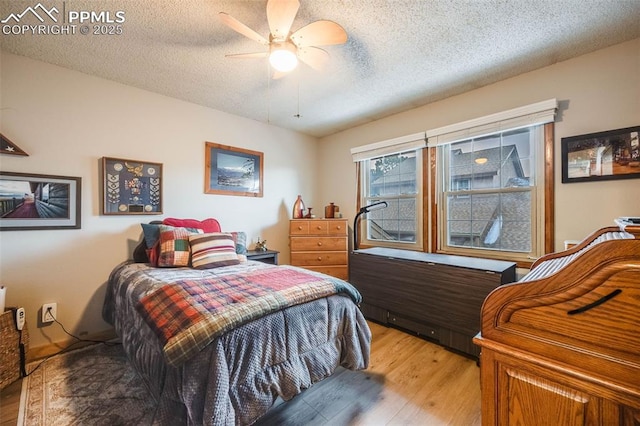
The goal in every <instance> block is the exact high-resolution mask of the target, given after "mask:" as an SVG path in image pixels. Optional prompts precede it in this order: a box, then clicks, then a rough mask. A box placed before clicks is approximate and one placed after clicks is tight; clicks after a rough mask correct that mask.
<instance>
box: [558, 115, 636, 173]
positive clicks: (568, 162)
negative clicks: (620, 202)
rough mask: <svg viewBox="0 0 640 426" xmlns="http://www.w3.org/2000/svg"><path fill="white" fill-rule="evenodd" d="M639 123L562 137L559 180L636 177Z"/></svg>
mask: <svg viewBox="0 0 640 426" xmlns="http://www.w3.org/2000/svg"><path fill="white" fill-rule="evenodd" d="M638 135H640V126H635V127H626V128H624V129H617V130H608V131H606V132H599V133H589V134H586V135H580V136H571V137H567V138H562V141H561V151H562V183H572V182H589V181H598V180H610V179H631V178H640V141H639V140H638Z"/></svg>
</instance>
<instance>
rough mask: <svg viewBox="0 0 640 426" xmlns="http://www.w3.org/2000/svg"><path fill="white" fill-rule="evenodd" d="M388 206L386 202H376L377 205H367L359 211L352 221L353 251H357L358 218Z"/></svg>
mask: <svg viewBox="0 0 640 426" xmlns="http://www.w3.org/2000/svg"><path fill="white" fill-rule="evenodd" d="M388 206H389V204H387V202H386V201H378V202H377V203H373V204H369V205H368V206H364V207H362V208H361V209H360V211H359V212H358V214H357V215H356V217H355V219H353V249H354V250H358V219H360V216H362V215H363V214H367V213H369V212H372V211H374V210H380V209H384V208H386V207H388Z"/></svg>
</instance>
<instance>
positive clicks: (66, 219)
mask: <svg viewBox="0 0 640 426" xmlns="http://www.w3.org/2000/svg"><path fill="white" fill-rule="evenodd" d="M81 196H82V178H79V177H70V176H53V175H39V174H32V173H12V172H0V230H1V231H20V230H31V229H80V222H81V217H82V213H81V202H80V201H81Z"/></svg>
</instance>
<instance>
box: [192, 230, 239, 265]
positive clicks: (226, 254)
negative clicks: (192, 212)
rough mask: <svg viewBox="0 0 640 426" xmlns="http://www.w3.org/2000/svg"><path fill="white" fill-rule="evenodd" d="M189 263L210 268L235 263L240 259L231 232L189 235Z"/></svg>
mask: <svg viewBox="0 0 640 426" xmlns="http://www.w3.org/2000/svg"><path fill="white" fill-rule="evenodd" d="M189 245H190V246H191V265H192V266H193V267H194V268H196V269H211V268H218V267H220V266H227V265H237V264H238V263H240V259H239V258H238V255H237V254H236V245H235V244H234V242H233V236H232V235H231V234H225V233H220V232H213V233H209V234H198V235H189Z"/></svg>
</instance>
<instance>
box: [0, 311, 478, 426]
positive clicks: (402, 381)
mask: <svg viewBox="0 0 640 426" xmlns="http://www.w3.org/2000/svg"><path fill="white" fill-rule="evenodd" d="M369 326H370V328H371V332H372V334H373V340H372V348H371V359H370V364H369V368H368V369H367V370H364V371H350V370H346V369H344V368H339V369H338V370H337V371H336V373H335V374H334V375H332V376H331V377H329V378H327V379H325V380H323V381H322V382H320V383H317V384H315V385H314V386H312V387H311V388H310V389H308V390H306V391H304V392H302V393H301V394H300V395H298V396H297V397H295V398H294V399H292V400H291V401H289V402H284V401H282V400H280V399H279V400H278V401H276V404H275V405H274V407H272V409H271V410H270V411H269V413H267V415H266V416H265V417H263V418H262V419H261V420H260V421H259V422H258V423H257V424H258V425H261V426H270V425H284V426H286V425H291V426H294V425H305V426H307V425H308V426H314V425H331V426H341V425H345V426H346V425H349V426H352V425H353V426H355V425H389V426H391V425H430V426H439V425H460V426H479V425H480V370H479V368H478V367H477V365H476V362H475V361H474V360H471V359H468V358H465V357H463V356H460V355H457V354H455V353H452V352H449V351H447V350H445V349H444V348H442V347H440V346H438V345H435V344H433V343H431V342H428V341H426V340H424V339H421V338H419V337H416V336H413V335H411V334H408V333H404V332H402V331H399V330H396V329H394V328H387V327H385V326H382V325H380V324H376V323H372V322H370V323H369ZM20 390H21V381H20V380H19V381H17V382H15V383H13V384H11V385H9V386H8V387H7V388H5V389H3V390H2V391H1V392H0V426H9V425H11V426H13V425H15V424H16V420H17V418H18V409H19V405H20Z"/></svg>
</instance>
